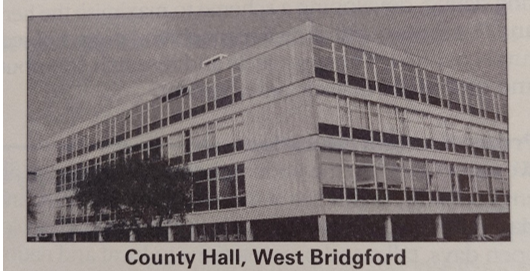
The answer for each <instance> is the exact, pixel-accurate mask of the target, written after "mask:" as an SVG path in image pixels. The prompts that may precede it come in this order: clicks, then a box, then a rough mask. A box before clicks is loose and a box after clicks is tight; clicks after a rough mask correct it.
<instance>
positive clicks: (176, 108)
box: [168, 98, 183, 124]
mask: <svg viewBox="0 0 532 271" xmlns="http://www.w3.org/2000/svg"><path fill="white" fill-rule="evenodd" d="M168 110H169V115H170V121H169V122H170V124H172V123H176V122H178V121H181V120H182V119H183V115H182V112H183V98H176V99H173V100H170V101H169V102H168Z"/></svg>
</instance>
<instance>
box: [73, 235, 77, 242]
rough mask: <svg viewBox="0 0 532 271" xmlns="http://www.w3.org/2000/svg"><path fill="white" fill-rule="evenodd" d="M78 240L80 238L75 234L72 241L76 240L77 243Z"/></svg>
mask: <svg viewBox="0 0 532 271" xmlns="http://www.w3.org/2000/svg"><path fill="white" fill-rule="evenodd" d="M77 239H78V236H77V235H76V233H74V238H72V240H74V242H76V241H77Z"/></svg>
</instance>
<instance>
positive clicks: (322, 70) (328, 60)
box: [313, 37, 336, 82]
mask: <svg viewBox="0 0 532 271" xmlns="http://www.w3.org/2000/svg"><path fill="white" fill-rule="evenodd" d="M313 43H314V49H313V50H314V66H315V68H314V72H315V75H316V77H318V78H322V79H325V80H329V81H333V82H335V81H336V80H335V71H334V59H333V52H332V42H330V41H328V40H325V39H322V38H319V37H313Z"/></svg>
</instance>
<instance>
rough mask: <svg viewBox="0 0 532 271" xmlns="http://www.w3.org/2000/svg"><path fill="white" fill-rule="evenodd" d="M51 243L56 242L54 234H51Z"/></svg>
mask: <svg viewBox="0 0 532 271" xmlns="http://www.w3.org/2000/svg"><path fill="white" fill-rule="evenodd" d="M52 241H53V242H56V241H57V237H56V236H55V233H53V234H52Z"/></svg>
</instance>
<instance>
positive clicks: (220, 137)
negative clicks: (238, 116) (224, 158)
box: [216, 117, 235, 155]
mask: <svg viewBox="0 0 532 271" xmlns="http://www.w3.org/2000/svg"><path fill="white" fill-rule="evenodd" d="M233 141H234V131H233V118H232V117H230V118H226V119H222V120H218V121H217V124H216V145H217V146H218V155H224V154H228V153H232V152H234V151H235V149H234V144H233Z"/></svg>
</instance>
